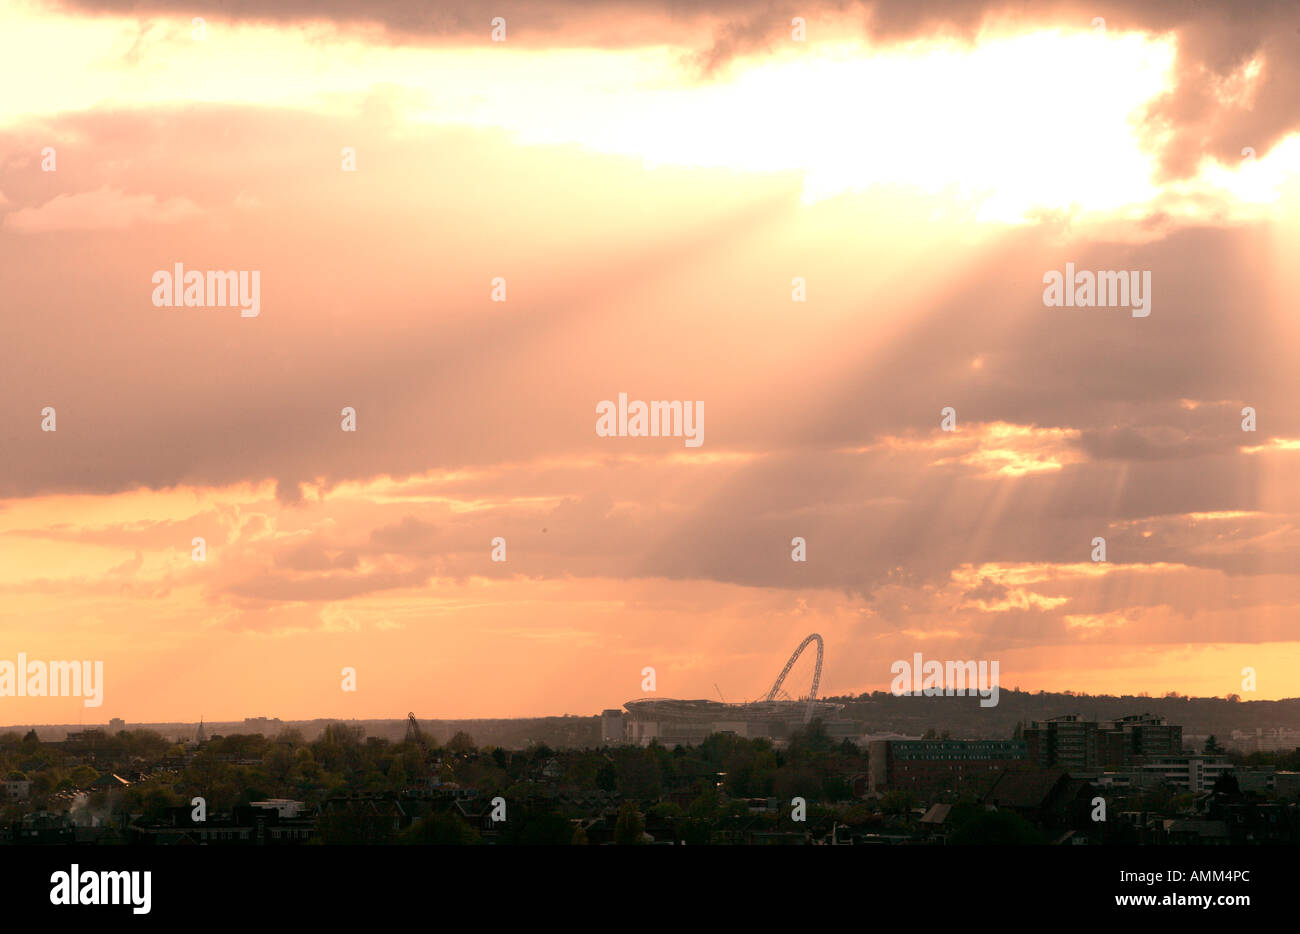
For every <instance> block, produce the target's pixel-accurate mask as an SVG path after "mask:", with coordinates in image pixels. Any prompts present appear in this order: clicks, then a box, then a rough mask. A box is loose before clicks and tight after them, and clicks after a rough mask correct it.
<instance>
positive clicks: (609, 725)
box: [603, 633, 859, 746]
mask: <svg viewBox="0 0 1300 934" xmlns="http://www.w3.org/2000/svg"><path fill="white" fill-rule="evenodd" d="M814 644H815V645H816V647H817V660H816V664H815V666H814V668H813V674H812V684H811V686H810V688H809V691H808V693H807V695H805V696H802V697H799V698H791V697H790V696H789V695H788V694H787V693H786V692H785V691H783V690H782V686H783V684H784V682H785V680H786V677H787V676H788V675H789V674H790V671H791V670H792V669H793V668H794V666H795V663H796V662H797V661H798V660H799V657H800V656H801V655H802V654H803V652H804V650H805V649H806V648H808V646H810V645H814ZM822 651H823V647H822V637H821V636H820V635H818V634H817V633H812V634H811V635H809V636H808V637H807V638H805V639H804V640H803V642H801V643H799V647H798V648H796V649H795V650H794V653H793V654H792V655H791V656H790V660H789V661H787V662H786V663H785V667H784V668H783V669H781V673H780V674H779V675H777V678H776V681H775V682H774V683H773V685H772V688H771V690H769V691H768V692H767V696H766V697H764V698H763V699H762V700H757V701H751V702H748V703H727V702H725V701H715V700H678V699H672V698H664V699H647V700H634V701H628V702H627V703H626V704H624V705H623V707H624V708H625V710H626V711H627V712H626V714H624V713H623V712H622V711H619V710H607V711H605V713H604V714H603V716H604V718H605V725H604V728H603V735H604V738H605V741H606V742H619V741H622V742H628V743H635V744H637V745H649V744H650V743H651V742H655V741H657V742H659V743H660V744H661V745H666V746H667V745H676V744H681V745H690V744H695V743H698V742H700V741H701V740H703V739H704V738H705V737H706V736H708V735H710V734H711V733H734V734H735V735H737V736H744V737H749V738H758V737H764V738H767V739H771V740H774V741H777V742H780V741H782V740H784V739H786V738H788V737H789V736H790V734H791V733H792V732H794V731H795V730H797V729H799V728H800V727H802V726H804V725H805V724H807V723H809V722H810V721H811V720H813V719H814V718H819V719H821V720H822V722H823V724H824V726H825V727H826V728H827V731H828V732H829V733H831V734H832V735H837V736H840V735H842V736H853V735H856V734H857V733H858V732H859V730H858V726H857V724H855V723H852V722H849V721H842V720H840V719H839V713H840V711H841V710H843V709H844V705H843V704H834V703H829V702H827V701H819V700H817V688H818V686H819V684H820V682H821V673H822Z"/></svg>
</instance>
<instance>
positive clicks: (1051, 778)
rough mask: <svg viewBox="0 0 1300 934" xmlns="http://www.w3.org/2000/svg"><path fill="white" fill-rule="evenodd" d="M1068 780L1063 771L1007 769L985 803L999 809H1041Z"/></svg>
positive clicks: (987, 793)
mask: <svg viewBox="0 0 1300 934" xmlns="http://www.w3.org/2000/svg"><path fill="white" fill-rule="evenodd" d="M1067 780H1068V776H1067V773H1066V772H1065V771H1064V770H1063V769H1043V770H1038V769H1034V770H1032V771H1031V770H1020V769H1006V770H1004V771H1003V772H1002V774H1001V775H999V776H998V777H997V780H996V781H994V782H993V785H992V786H991V787H990V788H989V790H988V791H987V792H986V793H985V795H984V801H985V802H986V803H988V804H994V805H997V806H999V807H1009V808H1040V807H1042V806H1043V805H1045V804H1046V803H1047V801H1048V799H1050V798H1051V796H1052V793H1053V792H1054V791H1055V790H1056V789H1057V787H1058V786H1059V785H1061V784H1062V783H1063V782H1065V781H1067Z"/></svg>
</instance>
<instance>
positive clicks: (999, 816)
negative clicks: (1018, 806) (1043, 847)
mask: <svg viewBox="0 0 1300 934" xmlns="http://www.w3.org/2000/svg"><path fill="white" fill-rule="evenodd" d="M952 842H953V844H954V845H957V846H961V845H970V844H993V845H996V846H1008V845H1011V846H1029V845H1034V844H1041V843H1046V842H1047V841H1046V839H1044V837H1043V835H1042V834H1041V833H1039V832H1038V830H1037V828H1035V827H1034V825H1033V824H1031V823H1029V821H1027V820H1025V819H1024V818H1023V817H1021V816H1020V815H1019V814H1016V813H1014V812H1012V811H986V812H985V813H983V814H980V815H978V816H976V817H972V818H971V819H970V820H968V821H967V822H966V823H965V824H964V825H963V826H962V828H961V829H960V830H958V831H957V832H956V833H954V834H953V835H952Z"/></svg>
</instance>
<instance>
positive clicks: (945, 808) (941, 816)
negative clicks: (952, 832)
mask: <svg viewBox="0 0 1300 934" xmlns="http://www.w3.org/2000/svg"><path fill="white" fill-rule="evenodd" d="M951 811H952V805H951V804H936V805H933V806H932V807H931V808H930V810H928V811H926V812H925V816H924V817H922V818H921V823H922V824H942V823H943V822H944V821H946V820H947V819H948V814H949V813H951Z"/></svg>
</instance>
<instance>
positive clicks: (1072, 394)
mask: <svg viewBox="0 0 1300 934" xmlns="http://www.w3.org/2000/svg"><path fill="white" fill-rule="evenodd" d="M265 7H272V10H271V11H268V10H267V9H265ZM918 9H919V10H923V11H924V12H923V13H920V12H917V10H918ZM359 10H365V11H366V18H360V15H359V13H358V12H357V11H359ZM1224 10H1225V11H1228V10H1230V13H1229V12H1224V11H1215V10H1209V9H1205V8H1203V7H1202V6H1201V5H1198V4H1188V3H1183V2H1175V0H1152V2H1148V3H1124V4H1117V3H1111V2H1086V3H1050V2H1049V3H1032V4H1027V3H1022V2H1018V0H1008V2H1001V3H999V2H990V3H983V4H981V3H978V2H973V0H972V2H963V3H955V2H954V3H951V4H948V3H944V2H937V3H925V4H916V3H912V2H906V0H897V2H895V0H887V2H878V3H852V2H847V0H844V2H831V3H816V2H812V3H795V4H786V3H782V2H775V3H763V4H758V3H742V2H739V0H703V2H701V3H699V4H681V3H677V2H668V0H658V2H654V0H624V2H605V0H575V2H552V0H536V2H523V0H511V2H503V3H496V4H480V3H472V2H468V0H457V2H453V3H440V4H428V3H414V2H410V0H376V2H372V3H367V4H358V3H344V2H342V0H333V2H319V3H316V2H313V3H308V2H306V0H292V2H288V3H278V4H261V3H252V2H247V0H226V2H213V3H211V4H209V5H207V6H204V5H202V4H199V5H194V4H182V3H178V2H170V0H157V2H151V0H143V2H134V0H69V2H64V3H54V2H41V3H37V2H30V0H16V2H7V3H5V4H4V5H3V6H0V87H3V88H5V91H4V92H3V93H0V389H3V392H2V393H0V659H10V660H13V659H16V657H17V653H19V652H25V653H26V654H27V656H28V657H29V658H41V659H95V660H103V662H104V673H105V674H104V677H105V685H104V702H103V705H102V706H101V707H98V708H86V707H85V706H83V702H82V700H81V699H80V698H16V697H4V698H0V723H2V724H13V723H45V722H52V723H69V722H78V721H79V720H80V721H84V722H87V723H92V722H93V723H99V722H105V721H107V720H108V718H110V717H122V718H124V719H126V720H128V721H163V720H196V719H198V717H199V715H200V713H201V714H203V715H204V716H205V717H206V718H207V719H209V720H218V719H234V718H242V717H246V716H255V715H266V716H278V717H282V718H285V719H291V718H292V719H298V718H312V717H403V716H405V714H406V712H407V711H408V710H412V711H415V712H416V714H417V716H419V717H421V718H434V717H439V718H452V717H501V716H534V715H558V714H564V713H576V714H584V715H586V714H593V713H597V712H599V710H600V709H601V708H604V707H615V706H620V705H622V704H623V703H624V702H625V701H627V700H632V699H637V698H640V697H643V696H646V695H643V694H642V693H641V680H642V676H641V671H642V669H643V668H644V667H646V666H652V667H654V668H655V669H656V672H657V680H658V696H661V697H716V696H717V694H718V692H719V691H720V692H721V693H722V694H723V695H724V696H725V697H726V699H727V700H729V701H730V700H744V699H753V698H755V697H758V696H760V695H762V694H764V693H765V692H766V690H767V688H768V687H770V685H771V682H772V680H773V678H774V677H775V676H776V674H777V672H778V671H779V670H780V668H781V665H782V664H783V663H784V661H785V659H786V657H787V656H788V654H789V653H790V651H791V650H792V649H793V648H794V647H795V646H796V645H797V644H798V643H799V641H800V640H801V639H802V638H803V637H804V636H805V635H807V634H808V633H811V632H819V633H821V634H822V636H823V638H824V639H825V644H826V660H825V669H824V672H823V676H822V681H821V688H822V693H823V694H843V693H857V692H861V691H869V690H884V689H887V688H888V687H889V684H890V681H891V680H892V676H891V674H890V665H891V664H892V663H893V662H894V661H895V660H897V659H911V658H912V656H913V653H915V652H921V653H923V655H924V656H925V657H926V658H936V659H995V660H998V661H999V663H1000V674H1001V684H1002V686H1003V688H1006V689H1009V688H1012V687H1019V688H1021V689H1023V690H1035V691H1036V690H1040V689H1041V690H1058V691H1059V690H1074V691H1087V692H1091V693H1103V692H1105V693H1137V692H1143V691H1145V692H1150V693H1152V694H1163V693H1165V692H1168V691H1178V692H1179V693H1182V694H1193V695H1217V696H1225V695H1227V694H1230V693H1238V694H1241V695H1242V697H1243V699H1244V700H1252V699H1271V698H1280V697H1289V696H1295V695H1297V694H1300V483H1297V477H1298V475H1300V366H1297V359H1296V357H1297V349H1298V348H1300V260H1298V259H1297V257H1298V256H1300V7H1298V6H1297V5H1295V4H1294V3H1266V2H1259V3H1242V4H1237V5H1234V6H1231V7H1229V6H1228V5H1225V6H1224ZM494 16H501V17H504V19H505V23H506V26H505V29H506V37H505V41H500V42H498V41H493V40H492V29H493V27H492V24H491V20H492V17H494ZM194 17H202V18H203V23H202V24H201V25H196V24H195V23H194V21H193V19H194ZM794 17H801V18H802V19H803V20H804V21H805V23H806V35H805V38H804V39H803V40H802V41H795V40H794V38H793V37H792V19H793V18H794ZM47 147H49V148H52V149H53V150H54V154H55V159H56V163H55V165H56V168H55V170H54V171H44V170H43V167H42V163H43V161H44V157H43V150H45V149H46V148H47ZM345 147H351V148H352V149H353V150H354V151H355V171H345V170H344V168H343V155H342V153H343V150H344V148H345ZM177 263H181V264H184V266H185V268H187V269H198V270H258V271H260V282H261V296H260V299H261V310H260V314H259V315H258V316H257V317H242V316H241V315H240V313H239V311H238V310H237V309H230V308H175V307H157V306H155V305H154V303H153V302H152V301H151V295H152V293H153V285H152V284H151V276H152V275H153V273H154V272H155V271H156V270H171V269H173V267H174V266H175V264H177ZM1067 263H1073V264H1074V265H1075V266H1076V267H1077V268H1079V269H1087V270H1146V271H1150V273H1151V279H1152V283H1153V285H1152V296H1151V311H1150V315H1149V316H1148V317H1145V318H1139V317H1133V316H1132V315H1130V313H1129V311H1128V310H1127V309H1125V308H1062V307H1045V305H1044V302H1043V292H1044V284H1043V281H1044V274H1045V273H1048V272H1050V271H1052V270H1064V269H1065V267H1066V264H1067ZM496 277H502V278H504V279H505V280H506V283H507V300H506V301H504V302H494V301H493V300H492V282H493V279H494V278H496ZM795 277H801V278H803V279H804V280H805V282H806V296H807V299H806V301H804V302H797V301H793V300H792V280H793V279H794V278H795ZM620 392H626V393H627V394H628V396H629V397H630V398H632V399H662V400H692V401H695V400H698V401H701V402H703V405H704V409H705V412H706V417H705V420H704V431H705V434H704V438H705V440H704V443H703V445H702V446H700V447H698V448H692V447H687V446H685V445H684V444H683V442H682V439H681V438H626V437H623V438H609V437H598V436H597V434H596V432H595V430H594V427H595V423H596V405H597V403H599V402H600V401H602V400H607V399H616V398H617V396H618V393H620ZM47 406H51V407H53V408H54V409H55V410H56V412H57V430H56V431H53V432H49V431H42V415H41V413H42V409H43V408H45V407H47ZM345 406H351V407H354V408H355V410H356V413H357V431H356V432H355V433H349V432H344V431H342V430H341V428H340V422H341V416H340V413H341V410H342V409H343V407H345ZM946 406H951V407H953V408H954V409H955V410H956V418H957V430H956V431H954V432H945V431H942V430H941V427H940V420H941V415H940V413H941V410H942V409H943V408H944V407H946ZM1246 406H1251V407H1253V408H1254V409H1255V410H1256V413H1257V430H1256V431H1254V432H1244V431H1243V430H1242V409H1243V408H1244V407H1246ZM195 536H202V537H204V538H205V539H206V541H207V549H208V552H207V560H206V561H204V562H196V561H194V560H192V558H191V540H192V539H193V538H194V537H195ZM497 536H500V537H503V538H505V539H506V541H507V548H508V558H507V560H506V561H505V562H500V563H498V562H493V561H492V560H491V558H490V555H491V550H492V548H491V542H492V539H493V538H495V537H497ZM795 536H800V537H803V538H805V539H806V541H807V558H808V560H807V561H806V562H803V563H800V562H794V561H792V560H791V540H792V538H794V537H795ZM1096 536H1101V537H1104V538H1105V539H1106V547H1107V558H1108V560H1107V561H1106V562H1105V563H1094V562H1093V561H1092V560H1091V558H1090V555H1091V552H1092V546H1091V542H1092V540H1093V538H1094V537H1096ZM345 666H348V667H353V668H355V669H356V671H357V688H358V689H357V691H355V692H344V691H342V690H341V687H340V683H341V676H340V671H341V669H342V668H344V667H345ZM1245 667H1252V668H1254V669H1255V670H1256V671H1257V677H1258V689H1257V691H1255V692H1254V693H1253V694H1252V693H1249V692H1244V691H1243V690H1242V674H1241V672H1242V669H1243V668H1245ZM715 684H716V685H717V687H716V688H715ZM794 687H797V688H798V689H799V690H804V689H805V688H806V686H804V685H796V686H794ZM1134 712H1140V711H1136V710H1135V711H1134Z"/></svg>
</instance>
